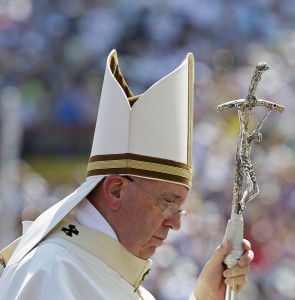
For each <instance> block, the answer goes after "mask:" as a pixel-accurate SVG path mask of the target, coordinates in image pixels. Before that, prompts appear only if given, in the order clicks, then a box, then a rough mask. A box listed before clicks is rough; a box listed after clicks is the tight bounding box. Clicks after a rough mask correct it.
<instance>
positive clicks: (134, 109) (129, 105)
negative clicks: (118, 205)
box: [7, 50, 194, 266]
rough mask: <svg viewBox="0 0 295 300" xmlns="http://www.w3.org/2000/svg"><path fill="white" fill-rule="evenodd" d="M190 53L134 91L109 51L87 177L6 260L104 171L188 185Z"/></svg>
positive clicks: (22, 251) (19, 254)
mask: <svg viewBox="0 0 295 300" xmlns="http://www.w3.org/2000/svg"><path fill="white" fill-rule="evenodd" d="M193 92H194V58H193V54H192V53H188V54H187V56H186V57H185V59H184V60H183V62H182V63H181V64H180V65H179V67H177V68H176V69H175V70H174V71H173V72H171V73H170V74H168V75H167V76H165V77H164V78H162V79H161V80H159V81H158V82H157V83H155V84H154V85H153V86H152V87H150V88H149V89H148V90H147V91H146V92H144V93H143V94H141V95H137V96H134V95H133V94H132V92H131V91H130V89H129V87H128V85H127V83H126V81H125V79H124V77H123V75H122V72H121V70H120V68H119V63H118V58H117V53H116V51H115V50H113V51H112V52H111V53H110V54H109V56H108V59H107V65H106V70H105V77H104V82H103V87H102V94H101V99H100V105H99V111H98V116H97V123H96V128H95V133H94V140H93V146H92V151H91V156H90V159H89V163H88V168H87V178H86V181H85V182H84V183H83V184H82V185H81V186H80V187H79V188H78V189H77V190H76V191H75V192H73V193H72V194H71V195H69V196H68V197H66V198H64V199H63V200H61V201H60V202H58V203H57V204H55V205H54V206H52V207H51V208H49V209H48V210H47V211H45V212H44V213H43V214H42V215H40V216H39V217H38V218H37V219H36V221H35V222H34V223H33V224H32V225H31V226H30V228H29V229H28V230H27V231H26V233H25V234H24V235H23V237H22V239H21V242H20V243H19V245H18V247H17V248H16V250H15V251H14V253H13V255H12V257H11V259H10V260H9V263H8V265H7V266H9V265H11V266H12V265H13V264H15V263H18V262H19V261H20V260H21V259H22V258H23V257H24V256H25V255H26V254H27V253H28V252H30V251H31V250H32V249H33V248H34V247H35V246H36V245H37V244H38V243H39V242H40V241H41V240H42V239H43V238H44V237H45V236H46V235H47V234H48V233H49V232H50V231H51V230H52V229H53V228H54V227H55V226H56V225H57V224H58V223H59V222H60V221H61V220H62V219H63V218H64V217H65V216H66V215H67V214H68V213H69V212H70V211H71V210H72V209H73V208H74V207H75V206H76V205H77V204H79V202H80V201H82V200H83V199H84V198H85V197H86V196H87V195H88V194H89V193H90V192H91V191H92V189H93V188H94V187H95V186H96V185H97V184H98V183H99V182H100V181H101V180H102V179H103V178H104V177H105V176H107V175H109V174H121V175H134V176H140V177H145V178H150V179H156V180H163V181H169V182H173V183H176V184H181V185H184V186H186V187H187V188H190V186H191V182H192V169H191V167H192V166H191V164H192V127H193Z"/></svg>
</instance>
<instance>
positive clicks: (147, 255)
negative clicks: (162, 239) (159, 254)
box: [140, 246, 157, 259]
mask: <svg viewBox="0 0 295 300" xmlns="http://www.w3.org/2000/svg"><path fill="white" fill-rule="evenodd" d="M156 250H157V246H152V247H149V249H147V250H146V251H144V252H142V253H141V255H140V258H141V259H149V258H150V257H151V256H153V255H154V254H155V252H156Z"/></svg>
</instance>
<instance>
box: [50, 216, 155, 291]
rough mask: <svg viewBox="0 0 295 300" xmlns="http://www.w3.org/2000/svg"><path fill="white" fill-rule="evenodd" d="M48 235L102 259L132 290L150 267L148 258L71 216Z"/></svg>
mask: <svg viewBox="0 0 295 300" xmlns="http://www.w3.org/2000/svg"><path fill="white" fill-rule="evenodd" d="M49 236H50V237H51V236H52V237H60V238H63V239H65V240H68V241H70V242H72V243H74V244H76V245H77V246H79V247H80V248H82V249H84V250H86V251H87V252H89V253H90V254H92V255H94V256H95V257H97V258H98V259H100V260H102V261H103V262H104V263H105V264H106V265H108V266H109V267H110V268H111V269H113V270H114V271H116V272H117V273H118V274H119V275H120V276H121V277H123V278H124V279H125V280H126V281H127V282H128V283H130V284H131V285H132V286H133V287H134V291H137V289H138V288H139V286H140V285H141V284H142V282H143V281H144V279H145V277H146V275H147V274H148V273H149V271H150V269H151V265H152V261H151V260H150V259H148V260H144V259H141V258H138V257H136V256H135V255H133V254H132V253H130V252H129V251H128V250H127V249H126V248H125V247H124V246H123V245H122V244H121V243H120V242H119V241H118V240H116V239H113V238H112V237H110V236H109V235H107V234H105V233H103V232H101V231H96V230H94V229H92V228H89V227H86V226H83V225H81V224H78V223H77V222H76V221H75V220H74V219H73V218H71V217H67V218H66V219H64V220H63V221H61V222H60V223H59V224H58V225H57V226H56V227H55V229H54V230H53V231H52V233H51V234H50V235H49Z"/></svg>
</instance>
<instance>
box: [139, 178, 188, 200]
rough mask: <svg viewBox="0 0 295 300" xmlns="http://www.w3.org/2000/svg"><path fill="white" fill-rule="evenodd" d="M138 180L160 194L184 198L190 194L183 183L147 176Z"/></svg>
mask: <svg viewBox="0 0 295 300" xmlns="http://www.w3.org/2000/svg"><path fill="white" fill-rule="evenodd" d="M138 181H140V182H141V183H142V184H144V185H145V186H148V187H150V188H151V189H152V190H153V191H154V192H156V193H157V194H159V195H167V196H170V197H172V198H176V199H181V200H184V199H185V198H186V196H187V194H188V189H187V187H185V186H183V185H181V184H177V183H172V182H166V181H161V180H155V179H146V178H139V180H138Z"/></svg>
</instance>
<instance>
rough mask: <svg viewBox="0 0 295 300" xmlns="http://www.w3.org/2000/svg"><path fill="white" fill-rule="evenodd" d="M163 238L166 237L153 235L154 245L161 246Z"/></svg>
mask: <svg viewBox="0 0 295 300" xmlns="http://www.w3.org/2000/svg"><path fill="white" fill-rule="evenodd" d="M165 239H166V237H158V236H154V242H155V246H157V247H159V246H161V245H162V244H163V242H164V240H165Z"/></svg>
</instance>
